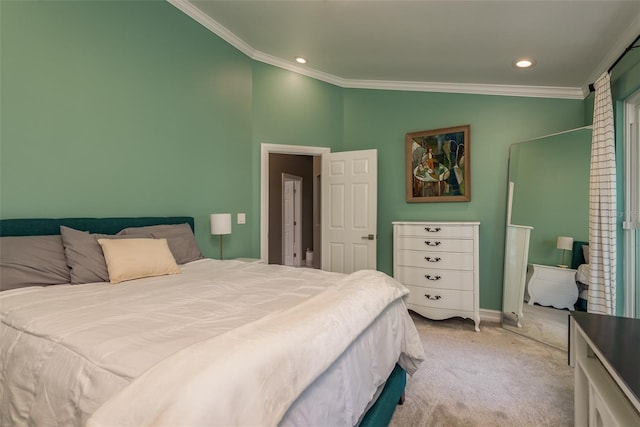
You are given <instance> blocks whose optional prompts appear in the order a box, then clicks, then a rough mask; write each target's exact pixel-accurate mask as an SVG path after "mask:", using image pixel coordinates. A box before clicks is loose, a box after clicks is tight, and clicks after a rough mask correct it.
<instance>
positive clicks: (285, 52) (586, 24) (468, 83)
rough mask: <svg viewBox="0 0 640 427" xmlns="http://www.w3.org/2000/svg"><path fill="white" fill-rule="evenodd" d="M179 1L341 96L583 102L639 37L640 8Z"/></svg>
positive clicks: (261, 56)
mask: <svg viewBox="0 0 640 427" xmlns="http://www.w3.org/2000/svg"><path fill="white" fill-rule="evenodd" d="M169 2H170V3H172V4H173V5H174V6H176V7H178V8H179V9H181V10H182V11H183V12H185V13H187V14H188V15H189V16H191V17H192V18H194V19H196V20H197V21H198V22H200V23H201V24H203V25H205V26H206V27H207V28H209V29H210V30H212V31H213V32H215V33H216V34H218V35H219V36H220V37H222V38H223V39H225V40H226V41H228V42H229V43H231V44H232V45H233V46H235V47H237V48H238V49H240V50H241V51H243V52H244V53H245V54H247V55H248V56H250V57H251V58H254V59H256V60H259V61H263V62H266V63H270V64H273V65H276V66H280V67H283V68H286V69H290V70H293V71H296V72H300V73H302V74H305V75H309V76H312V77H315V78H318V79H320V80H324V81H327V82H330V83H333V84H336V85H339V86H342V87H369V88H382V89H384V88H387V89H404V90H425V91H444V92H464V93H489V94H503V95H524V96H551V97H560V98H582V97H584V96H585V94H586V93H588V89H587V88H588V85H589V84H590V83H593V81H594V80H595V79H596V78H597V77H598V76H599V75H600V74H602V73H603V72H604V71H605V70H606V69H607V68H609V66H611V64H613V62H614V61H615V60H616V59H617V58H618V57H619V56H620V54H621V53H622V52H623V51H624V49H625V48H626V47H627V46H629V44H630V43H631V42H632V41H633V40H634V39H635V38H636V37H637V36H638V35H639V34H640V0H633V1H628V0H627V1H619V0H598V1H594V0H550V1H543V0H510V1H509V0H503V1H484V0H470V1H459V0H448V1H426V0H423V1H420V0H414V1H403V0H391V1H381V0H378V1H369V0H324V1H319V0H317V1H313V0H288V1H272V0H260V1H248V0H235V1H219V0H191V1H187V0H169ZM297 55H301V56H304V57H306V58H307V59H308V60H309V63H308V64H307V65H305V66H300V65H299V64H296V63H295V62H294V57H295V56H297ZM520 57H532V58H534V59H535V60H536V61H537V64H536V65H535V67H533V68H531V69H528V70H519V69H515V68H514V67H513V66H512V61H513V60H514V59H516V58H520Z"/></svg>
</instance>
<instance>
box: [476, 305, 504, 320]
mask: <svg viewBox="0 0 640 427" xmlns="http://www.w3.org/2000/svg"><path fill="white" fill-rule="evenodd" d="M480 321H482V322H496V323H501V322H502V312H501V311H498V310H489V309H486V308H481V309H480Z"/></svg>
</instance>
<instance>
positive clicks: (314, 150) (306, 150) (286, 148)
mask: <svg viewBox="0 0 640 427" xmlns="http://www.w3.org/2000/svg"><path fill="white" fill-rule="evenodd" d="M330 152H331V149H330V148H329V147H307V146H303V145H284V144H267V143H262V144H260V259H261V260H262V261H263V262H265V263H268V262H269V154H271V153H276V154H294V155H302V156H322V155H323V154H325V153H330Z"/></svg>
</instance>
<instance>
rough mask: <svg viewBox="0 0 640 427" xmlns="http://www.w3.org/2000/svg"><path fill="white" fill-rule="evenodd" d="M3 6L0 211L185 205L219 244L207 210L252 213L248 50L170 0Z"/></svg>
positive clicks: (200, 233)
mask: <svg viewBox="0 0 640 427" xmlns="http://www.w3.org/2000/svg"><path fill="white" fill-rule="evenodd" d="M0 7H1V19H2V21H1V31H2V32H1V43H2V45H1V47H2V49H1V51H2V58H1V59H2V61H1V67H2V68H1V80H0V84H1V89H2V97H1V98H2V99H1V102H2V104H1V112H2V116H1V119H2V122H1V124H2V126H1V127H2V130H1V133H0V143H1V144H2V145H1V151H0V162H1V163H0V166H1V167H0V169H1V170H0V180H1V186H0V191H1V193H2V200H1V205H0V216H1V217H2V218H11V217H45V216H49V217H62V216H139V215H190V216H194V217H195V219H196V230H197V239H198V243H199V244H200V246H201V248H202V250H203V252H204V253H205V254H206V255H209V256H216V257H217V256H218V250H217V239H216V238H215V237H213V236H211V235H210V234H209V226H208V214H209V213H211V212H219V211H229V212H249V213H253V211H252V209H253V206H254V203H253V199H252V197H251V194H252V183H251V180H250V179H247V178H248V177H250V176H251V171H250V168H249V166H248V165H249V164H250V158H251V151H252V145H251V126H250V124H251V109H252V94H251V78H252V72H251V71H252V63H251V60H249V59H248V58H247V57H246V56H245V55H243V54H241V53H240V52H238V51H237V50H235V49H234V48H233V47H231V46H230V45H228V44H227V43H226V42H224V41H222V40H220V39H219V38H218V37H217V36H215V35H214V34H212V33H211V32H210V31H208V30H207V29H205V28H204V27H202V26H200V25H198V24H197V23H196V22H195V21H193V20H192V19H191V18H189V17H187V16H186V15H185V14H184V13H182V12H180V11H179V10H178V9H176V8H175V7H173V6H171V5H170V4H168V3H166V2H135V1H134V2H64V1H56V2H13V1H4V0H3V1H2V2H0ZM230 184H232V185H230ZM233 232H234V237H233V239H227V242H228V249H227V251H226V252H225V253H226V254H229V255H230V256H233V255H235V254H244V253H245V251H246V247H248V246H250V241H251V228H250V226H236V225H234V229H233Z"/></svg>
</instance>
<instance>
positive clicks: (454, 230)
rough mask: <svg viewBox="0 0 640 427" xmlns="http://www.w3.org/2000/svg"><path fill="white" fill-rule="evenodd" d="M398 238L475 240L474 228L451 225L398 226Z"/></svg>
mask: <svg viewBox="0 0 640 427" xmlns="http://www.w3.org/2000/svg"><path fill="white" fill-rule="evenodd" d="M396 227H397V231H398V237H404V236H413V237H431V238H437V237H461V238H467V239H473V228H472V227H468V226H464V225H451V224H398V225H396Z"/></svg>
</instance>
